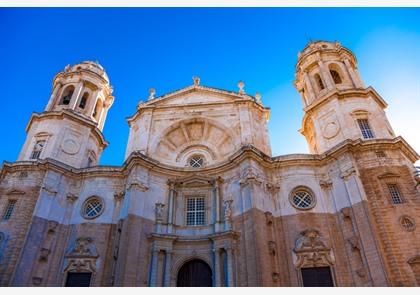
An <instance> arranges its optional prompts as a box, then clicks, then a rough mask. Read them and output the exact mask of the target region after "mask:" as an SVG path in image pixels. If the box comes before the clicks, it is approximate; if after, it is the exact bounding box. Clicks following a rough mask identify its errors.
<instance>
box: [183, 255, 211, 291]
mask: <svg viewBox="0 0 420 295" xmlns="http://www.w3.org/2000/svg"><path fill="white" fill-rule="evenodd" d="M212 285H213V280H212V272H211V269H210V267H209V266H208V265H207V263H205V262H204V261H202V260H199V259H195V260H191V261H188V262H187V263H185V264H184V265H183V266H182V267H181V269H180V270H179V272H178V280H177V287H211V286H212Z"/></svg>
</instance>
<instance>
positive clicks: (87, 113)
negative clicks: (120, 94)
mask: <svg viewBox="0 0 420 295" xmlns="http://www.w3.org/2000/svg"><path fill="white" fill-rule="evenodd" d="M111 94H112V87H111V86H110V84H109V78H108V76H107V74H106V73H105V70H104V69H103V67H102V66H101V65H99V64H98V63H95V62H91V61H85V62H82V63H80V64H76V65H74V66H70V65H68V66H66V67H65V68H64V70H63V71H62V72H59V73H58V74H57V75H56V76H55V77H54V79H53V87H52V94H51V96H50V99H49V101H48V104H47V106H46V108H45V111H44V112H42V113H33V114H32V117H31V119H30V120H29V123H28V125H27V128H26V132H27V138H26V141H25V144H24V146H23V148H22V150H21V153H20V155H19V158H18V160H19V161H28V160H37V159H44V158H52V159H55V160H58V161H60V162H63V163H65V164H68V165H70V166H73V167H76V168H83V167H89V166H93V165H96V164H97V163H98V162H99V157H100V155H101V153H102V151H103V150H104V148H105V147H106V146H107V145H108V143H107V142H106V141H105V139H104V137H103V135H102V130H103V127H104V123H105V119H106V115H107V113H108V110H109V109H110V107H111V106H112V103H113V101H114V97H113V96H112V95H111Z"/></svg>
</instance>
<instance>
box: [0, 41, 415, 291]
mask: <svg viewBox="0 0 420 295" xmlns="http://www.w3.org/2000/svg"><path fill="white" fill-rule="evenodd" d="M295 87H296V89H297V91H298V92H299V93H300V95H301V98H302V102H303V107H304V113H305V114H304V118H303V120H302V128H301V130H300V132H301V133H302V134H303V135H304V136H305V138H306V140H307V142H308V146H309V149H310V154H291V155H283V156H272V155H271V148H270V140H269V136H268V132H267V122H268V120H269V115H270V109H269V108H267V107H265V106H264V105H263V104H262V101H261V96H260V95H259V94H256V95H255V96H252V95H249V94H247V93H246V91H245V89H244V84H243V83H242V82H240V83H238V91H237V92H232V91H225V90H220V89H216V88H211V87H206V86H202V85H200V79H199V78H198V77H195V78H194V79H193V83H192V85H191V86H188V87H186V88H183V89H181V90H177V91H175V92H172V93H168V94H166V95H163V96H160V97H155V91H154V90H153V89H151V90H150V96H149V98H148V100H147V101H146V102H140V103H139V104H138V106H137V109H136V111H135V113H134V114H133V115H132V116H131V117H129V118H128V119H127V121H128V124H129V127H130V133H129V138H128V144H127V149H126V155H125V161H124V163H123V165H121V166H118V167H117V166H102V165H98V163H99V158H100V156H101V153H102V151H103V150H104V149H105V148H106V146H107V145H108V142H107V141H106V140H105V138H104V135H103V134H102V129H103V127H104V124H105V121H106V116H107V112H108V110H109V109H110V108H111V106H112V104H113V101H114V97H113V96H112V87H111V86H110V82H109V79H108V76H107V74H106V73H105V71H104V69H103V68H102V67H101V66H100V65H99V64H97V63H93V62H82V63H80V64H77V65H74V66H67V67H66V68H65V69H64V70H63V71H62V72H60V73H58V74H57V75H56V76H55V77H54V80H53V89H52V94H51V97H50V99H49V101H48V104H47V106H46V108H45V111H43V112H41V113H33V114H32V116H31V118H30V120H29V123H28V125H27V127H26V132H27V138H26V141H25V143H24V144H23V147H22V150H21V152H20V155H19V158H18V160H17V161H16V162H14V163H9V162H4V163H3V167H2V168H1V170H0V214H1V215H0V218H1V220H0V286H229V287H230V286H420V229H419V228H417V226H416V225H417V224H418V222H420V176H419V175H418V174H417V175H416V173H415V172H416V171H415V167H414V165H413V163H414V162H415V161H416V160H418V159H419V155H418V154H417V153H416V152H415V151H414V150H413V149H412V148H411V147H410V145H409V144H408V143H407V142H406V141H405V140H404V139H403V138H401V137H396V136H395V134H394V131H393V130H392V127H391V125H390V123H389V121H388V119H387V117H386V114H385V112H384V109H385V108H386V107H387V104H386V102H385V101H384V100H383V99H382V98H381V96H380V95H379V94H378V93H377V92H376V91H375V89H373V88H372V87H366V86H365V85H364V84H363V81H362V79H361V77H360V75H359V73H358V70H357V63H356V58H355V56H354V54H353V53H352V52H351V51H350V50H349V49H347V48H345V47H342V46H341V45H340V44H339V43H331V42H324V41H317V42H312V43H310V44H308V45H307V46H306V47H305V48H304V49H303V51H302V52H300V53H299V54H298V62H297V64H296V80H295Z"/></svg>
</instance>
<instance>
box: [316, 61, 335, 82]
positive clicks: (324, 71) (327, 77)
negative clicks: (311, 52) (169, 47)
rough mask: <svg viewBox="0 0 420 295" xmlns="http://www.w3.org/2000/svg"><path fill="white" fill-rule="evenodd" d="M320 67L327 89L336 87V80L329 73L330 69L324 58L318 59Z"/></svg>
mask: <svg viewBox="0 0 420 295" xmlns="http://www.w3.org/2000/svg"><path fill="white" fill-rule="evenodd" d="M318 65H319V69H320V72H321V76H322V78H323V80H324V82H325V84H326V85H325V86H326V87H327V89H333V88H334V82H333V81H332V78H331V75H330V73H329V70H328V69H327V67H326V66H325V64H324V62H323V61H322V60H320V61H318Z"/></svg>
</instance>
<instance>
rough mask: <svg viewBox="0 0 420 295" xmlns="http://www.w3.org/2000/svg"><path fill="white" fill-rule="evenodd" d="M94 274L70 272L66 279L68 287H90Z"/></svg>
mask: <svg viewBox="0 0 420 295" xmlns="http://www.w3.org/2000/svg"><path fill="white" fill-rule="evenodd" d="M91 278H92V273H90V272H74V273H73V272H69V273H68V274H67V279H66V285H65V286H66V287H89V286H90V280H91Z"/></svg>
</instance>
